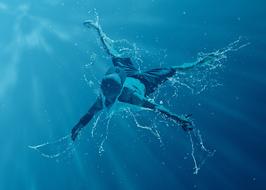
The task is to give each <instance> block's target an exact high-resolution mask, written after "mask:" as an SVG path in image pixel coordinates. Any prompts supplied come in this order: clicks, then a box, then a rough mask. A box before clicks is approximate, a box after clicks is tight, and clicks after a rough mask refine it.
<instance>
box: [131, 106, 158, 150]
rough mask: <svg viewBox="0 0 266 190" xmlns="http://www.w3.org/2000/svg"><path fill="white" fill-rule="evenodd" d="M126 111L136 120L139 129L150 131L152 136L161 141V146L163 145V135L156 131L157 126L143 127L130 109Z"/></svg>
mask: <svg viewBox="0 0 266 190" xmlns="http://www.w3.org/2000/svg"><path fill="white" fill-rule="evenodd" d="M126 111H127V112H128V113H129V114H130V115H131V116H132V118H133V120H134V122H135V124H136V126H137V127H138V128H141V129H146V130H148V131H150V132H151V134H153V135H154V136H155V137H156V138H157V139H158V140H159V142H160V144H161V145H162V144H163V142H162V139H161V135H160V133H159V131H158V130H157V129H156V126H153V127H149V126H143V125H141V124H140V123H139V122H138V120H137V118H136V116H135V115H134V113H133V112H132V111H131V110H130V108H127V110H126Z"/></svg>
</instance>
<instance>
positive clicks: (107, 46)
mask: <svg viewBox="0 0 266 190" xmlns="http://www.w3.org/2000/svg"><path fill="white" fill-rule="evenodd" d="M98 22H99V21H98V19H97V20H96V22H94V21H92V20H86V21H84V22H83V24H84V26H87V27H88V28H93V29H95V30H96V32H97V34H98V35H99V37H100V40H101V42H102V45H103V48H104V50H105V51H106V52H107V54H108V55H110V56H111V57H120V54H119V53H118V52H117V51H115V49H114V48H113V47H112V43H113V40H112V39H110V38H109V37H108V36H106V34H105V33H104V32H103V30H102V28H101V26H100V25H99V23H98Z"/></svg>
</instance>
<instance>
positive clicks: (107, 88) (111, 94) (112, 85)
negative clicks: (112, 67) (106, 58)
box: [101, 73, 123, 100]
mask: <svg viewBox="0 0 266 190" xmlns="http://www.w3.org/2000/svg"><path fill="white" fill-rule="evenodd" d="M122 87H123V84H122V81H121V78H120V76H119V74H117V73H112V74H109V75H106V76H105V77H104V78H103V79H102V83H101V90H102V93H103V95H104V96H105V98H106V99H108V100H113V99H115V98H117V96H118V95H119V94H120V92H121V90H122Z"/></svg>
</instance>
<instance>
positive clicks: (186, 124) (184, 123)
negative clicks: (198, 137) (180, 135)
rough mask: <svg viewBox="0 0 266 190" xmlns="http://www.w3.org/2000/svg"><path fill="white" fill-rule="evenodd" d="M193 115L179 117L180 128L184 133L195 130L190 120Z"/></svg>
mask: <svg viewBox="0 0 266 190" xmlns="http://www.w3.org/2000/svg"><path fill="white" fill-rule="evenodd" d="M190 117H191V114H189V115H185V116H184V115H182V116H180V117H179V119H180V120H179V123H180V126H181V127H182V128H183V130H184V131H191V130H193V122H192V121H191V119H190Z"/></svg>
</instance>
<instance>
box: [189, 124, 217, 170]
mask: <svg viewBox="0 0 266 190" xmlns="http://www.w3.org/2000/svg"><path fill="white" fill-rule="evenodd" d="M194 130H195V129H194ZM188 134H189V139H190V143H191V157H192V160H193V162H194V168H193V169H194V172H193V174H195V175H197V174H198V172H199V170H200V168H201V167H202V166H203V165H204V163H205V162H206V160H207V159H208V158H209V157H212V156H213V155H214V153H215V152H216V150H213V151H210V150H208V149H207V148H205V146H204V144H203V140H202V136H201V133H200V130H198V129H197V130H196V131H194V132H188ZM192 135H194V136H195V137H196V139H197V141H198V143H199V144H200V148H201V150H202V151H203V152H205V153H207V156H205V158H204V159H203V160H201V161H200V160H199V161H197V159H196V156H195V142H194V141H193V138H192Z"/></svg>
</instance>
